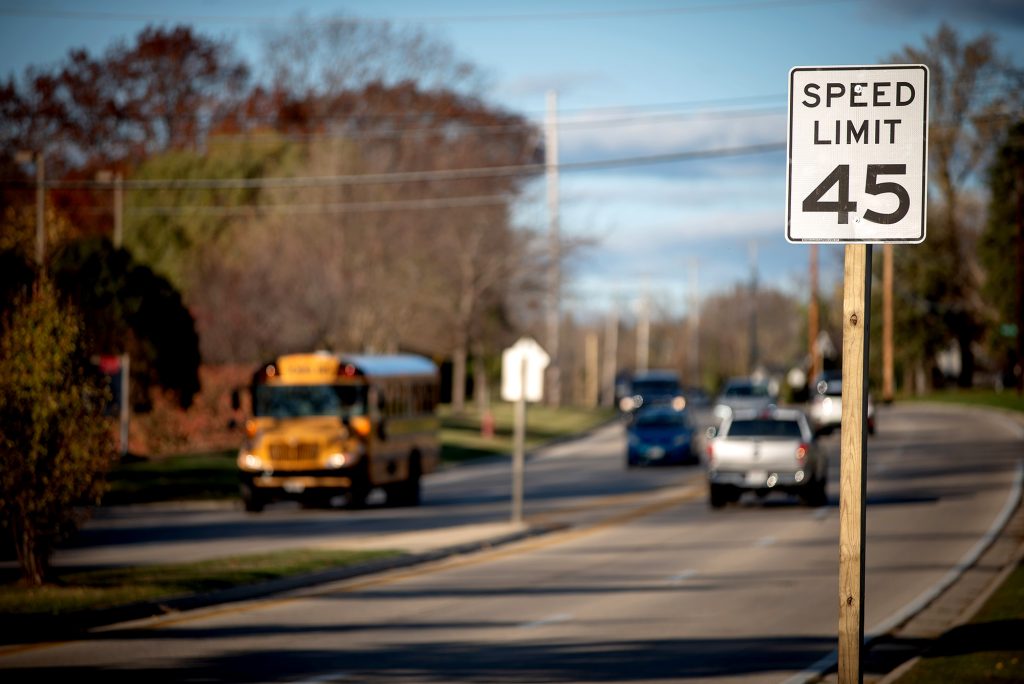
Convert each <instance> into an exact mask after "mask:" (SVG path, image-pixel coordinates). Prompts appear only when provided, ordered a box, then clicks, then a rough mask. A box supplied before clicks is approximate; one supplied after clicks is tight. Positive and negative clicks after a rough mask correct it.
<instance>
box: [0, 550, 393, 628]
mask: <svg viewBox="0 0 1024 684" xmlns="http://www.w3.org/2000/svg"><path fill="white" fill-rule="evenodd" d="M398 555H401V552H399V551H344V550H325V549H299V550H293V551H275V552H272V553H262V554H255V555H247V556H233V557H228V558H219V559H215V560H209V561H201V562H196V563H173V564H161V565H145V566H132V567H124V568H112V569H105V570H90V571H79V572H71V571H67V572H62V573H59V574H58V575H57V576H56V577H55V578H54V581H53V582H52V583H50V584H47V585H45V586H43V587H39V588H26V587H24V586H21V585H20V584H18V583H17V582H14V581H12V582H8V583H6V584H3V585H0V628H3V629H7V628H11V629H16V628H17V624H18V622H19V617H24V616H30V615H38V616H59V615H64V614H69V613H77V612H81V611H88V610H97V609H103V608H111V607H114V606H122V605H127V604H130V603H135V602H139V601H152V600H157V599H164V598H169V597H173V596H180V595H184V594H197V593H203V592H208V591H214V590H218V589H230V588H233V587H238V586H243V585H248V584H256V583H259V582H264V581H268V580H274V579H279V578H282V577H291V576H296V575H303V574H306V573H311V572H317V571H319V570H326V569H328V568H338V567H346V566H352V565H356V564H359V563H364V562H367V561H371V560H379V559H382V558H390V557H394V556H398ZM4 623H6V625H5V624H4Z"/></svg>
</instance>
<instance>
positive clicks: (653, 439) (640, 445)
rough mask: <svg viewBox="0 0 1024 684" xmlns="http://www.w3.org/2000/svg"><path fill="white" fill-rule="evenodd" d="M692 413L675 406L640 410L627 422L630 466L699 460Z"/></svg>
mask: <svg viewBox="0 0 1024 684" xmlns="http://www.w3.org/2000/svg"><path fill="white" fill-rule="evenodd" d="M695 431H696V428H695V425H694V422H693V419H692V418H691V417H690V412H689V411H686V410H682V411H678V410H676V409H674V408H672V407H671V406H665V407H662V406H655V407H650V408H647V409H640V410H639V411H637V412H636V413H634V414H633V415H631V416H630V417H629V422H628V423H627V424H626V442H627V446H626V465H627V466H629V467H633V466H638V465H669V464H683V463H697V462H698V461H699V458H698V455H697V450H696V446H695V444H694V433H695Z"/></svg>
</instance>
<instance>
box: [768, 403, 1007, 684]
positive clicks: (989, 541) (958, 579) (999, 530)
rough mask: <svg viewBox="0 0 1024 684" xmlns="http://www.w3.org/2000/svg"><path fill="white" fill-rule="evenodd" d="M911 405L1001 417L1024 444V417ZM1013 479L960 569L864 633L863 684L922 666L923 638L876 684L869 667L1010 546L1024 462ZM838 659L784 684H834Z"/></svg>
mask: <svg viewBox="0 0 1024 684" xmlns="http://www.w3.org/2000/svg"><path fill="white" fill-rule="evenodd" d="M912 405H919V406H927V407H928V408H940V409H948V410H950V411H966V412H973V413H985V414H988V415H997V416H1000V417H1002V418H1003V419H1005V420H1007V421H1008V422H1010V423H1014V424H1015V425H1016V427H1017V428H1018V430H1019V433H1018V439H1022V440H1024V415H1022V414H1020V413H1018V412H1016V411H1010V410H1007V409H1000V408H998V407H987V406H974V405H968V404H964V405H961V404H951V403H945V402H923V401H922V402H913V404H912ZM1013 478H1014V482H1013V485H1012V487H1011V493H1010V497H1009V498H1008V499H1007V501H1006V503H1005V505H1004V507H1003V510H1002V511H1001V512H1000V514H999V515H998V516H997V517H996V519H995V522H994V524H993V526H992V527H991V528H990V530H989V532H988V533H987V534H986V535H984V536H983V537H982V538H981V539H980V540H979V542H978V543H977V544H976V545H975V546H974V547H973V548H972V549H970V550H969V551H968V552H967V553H966V554H965V556H964V557H963V558H962V559H961V560H960V562H959V563H957V565H955V566H954V567H953V568H952V569H951V570H950V571H949V573H947V575H946V576H945V577H944V578H943V579H941V580H940V581H939V582H938V583H936V584H935V585H934V586H933V587H932V588H930V589H929V590H927V591H926V592H925V593H924V594H922V595H921V596H919V597H918V598H917V599H915V600H914V601H911V602H910V603H909V604H907V605H905V606H904V607H903V608H902V609H900V610H898V611H896V612H895V613H893V615H891V616H890V617H889V618H887V619H886V620H883V621H882V622H881V623H880V624H878V625H876V626H875V627H874V629H872V630H871V631H870V632H867V633H865V635H864V645H863V647H862V653H863V654H864V661H865V667H864V670H865V672H864V674H865V681H872V682H876V683H877V684H891V683H892V682H895V681H896V680H898V679H899V677H901V676H902V675H903V674H905V673H906V671H907V670H909V669H910V668H911V667H912V663H913V662H916V661H917V660H919V659H920V658H921V656H922V655H923V654H924V653H926V652H927V650H928V647H929V644H928V643H921V641H922V640H921V639H920V638H918V639H909V641H911V642H913V644H912V645H911V646H908V647H906V649H905V650H904V652H903V656H904V657H903V658H897V660H898V662H896V663H895V664H893V665H892V666H891V667H890V668H888V669H883V670H882V671H880V672H877V673H875V676H874V677H873V678H870V679H869V678H868V674H869V673H868V670H869V662H868V661H869V660H870V659H871V657H872V655H874V654H879V653H880V652H881V651H882V650H883V649H885V648H886V647H891V646H893V645H894V644H897V645H898V644H899V642H901V641H906V640H908V639H904V638H903V636H904V635H903V632H904V631H905V630H906V629H907V627H908V626H909V625H910V624H911V623H912V622H913V621H915V620H917V619H919V618H921V616H922V615H924V614H926V613H927V612H928V611H929V610H931V609H932V608H933V607H934V606H936V605H938V604H940V603H941V602H943V600H944V599H947V598H949V597H952V596H953V595H954V594H955V593H956V590H957V587H958V586H960V585H962V584H963V583H964V582H965V577H966V576H967V575H968V574H970V573H971V572H972V571H974V570H975V569H976V568H978V567H979V566H980V565H983V563H981V561H982V560H983V559H985V557H986V555H987V554H989V553H990V552H992V551H993V549H994V548H995V547H996V546H997V545H998V544H1000V543H1001V542H1003V541H1007V538H1008V536H1009V532H1010V530H1011V528H1012V527H1013V526H1014V521H1015V520H1016V519H1017V518H1019V517H1021V516H1024V462H1021V463H1018V465H1017V469H1016V471H1015V472H1014V476H1013ZM1011 543H1012V542H1011ZM1022 555H1024V545H1019V544H1018V545H1017V546H1015V547H1014V549H1013V550H1012V552H1011V553H1010V556H1009V559H1008V560H1007V561H1006V562H1005V564H1004V566H1003V567H1002V568H1001V570H1000V572H999V573H997V576H996V577H995V578H994V579H992V580H991V581H989V582H988V583H987V584H986V585H985V587H984V588H983V589H982V590H981V591H980V593H979V594H977V595H976V596H975V597H974V599H973V600H972V601H970V603H969V605H968V606H966V607H965V608H961V609H960V610H958V611H957V614H956V617H955V619H952V620H949V621H948V624H946V626H945V628H944V630H943V631H945V629H950V628H952V627H955V626H956V625H959V624H962V623H964V622H966V621H968V620H969V619H970V618H971V617H972V616H973V615H974V614H975V613H976V612H977V611H978V609H980V607H981V605H982V603H983V602H984V599H985V598H987V597H988V596H991V594H992V593H994V592H995V590H996V589H997V588H998V587H999V585H1000V584H1001V583H1002V580H1004V579H1005V577H1006V575H1007V574H1009V572H1010V571H1012V569H1013V568H1014V567H1016V563H1017V562H1018V561H1019V560H1020V558H1021V557H1022ZM907 650H909V651H911V653H907V652H906V651H907ZM897 655H898V654H897ZM892 657H893V656H892V655H890V656H889V658H892ZM837 658H838V653H837V651H832V653H830V654H829V655H827V656H825V657H824V658H822V659H821V660H819V661H818V662H816V663H814V664H813V665H811V666H810V667H808V668H807V669H806V670H804V672H802V673H800V674H798V675H796V676H794V677H792V678H790V679H788V680H786V684H804V683H806V684H819V683H825V682H832V681H835V679H836V664H837ZM885 659H886V656H885V654H879V655H878V660H885ZM877 665H879V663H877V662H876V666H877Z"/></svg>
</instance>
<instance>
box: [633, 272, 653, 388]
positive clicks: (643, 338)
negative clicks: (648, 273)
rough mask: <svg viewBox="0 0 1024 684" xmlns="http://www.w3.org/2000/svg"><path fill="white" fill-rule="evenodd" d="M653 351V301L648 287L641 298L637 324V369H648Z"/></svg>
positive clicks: (642, 370) (639, 371)
mask: <svg viewBox="0 0 1024 684" xmlns="http://www.w3.org/2000/svg"><path fill="white" fill-rule="evenodd" d="M650 353H651V301H650V297H649V296H648V292H647V287H646V286H645V287H644V294H643V297H641V298H640V312H639V316H638V317H637V324H636V371H637V373H643V372H644V371H646V370H647V368H648V364H649V362H650Z"/></svg>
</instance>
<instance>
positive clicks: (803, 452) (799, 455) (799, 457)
mask: <svg viewBox="0 0 1024 684" xmlns="http://www.w3.org/2000/svg"><path fill="white" fill-rule="evenodd" d="M809 449H810V447H809V446H808V445H806V444H801V445H800V446H798V447H797V448H796V462H797V463H800V464H801V465H802V464H803V463H804V461H806V460H807V451H808V450H809Z"/></svg>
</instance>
